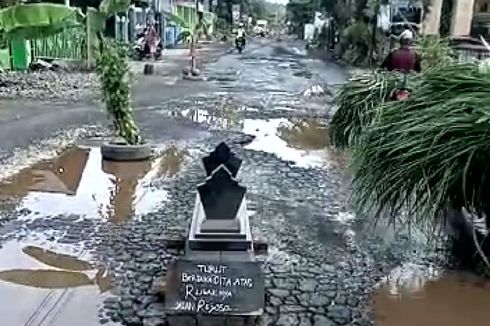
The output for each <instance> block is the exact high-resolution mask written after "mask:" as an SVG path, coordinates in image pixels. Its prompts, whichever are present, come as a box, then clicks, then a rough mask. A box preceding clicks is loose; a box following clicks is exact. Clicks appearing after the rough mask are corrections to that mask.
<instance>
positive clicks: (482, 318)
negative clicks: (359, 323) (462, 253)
mask: <svg viewBox="0 0 490 326" xmlns="http://www.w3.org/2000/svg"><path fill="white" fill-rule="evenodd" d="M400 272H401V271H400V270H398V271H395V274H396V275H397V277H395V278H394V279H392V280H390V281H389V282H388V283H387V284H386V285H383V286H382V287H381V288H379V289H378V290H377V292H376V293H375V295H374V303H373V304H374V311H375V316H376V325H377V326H413V325H417V326H435V325H444V326H463V325H471V326H486V325H489V324H490V322H489V320H490V310H489V309H488V307H489V306H490V282H488V281H486V280H483V279H481V278H478V277H477V276H474V275H470V274H467V273H463V272H445V273H442V274H440V273H438V272H437V271H435V270H430V269H429V270H427V269H422V268H419V269H418V268H417V267H416V266H412V268H408V269H406V270H405V271H404V272H403V273H400Z"/></svg>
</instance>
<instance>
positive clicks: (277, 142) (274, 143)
mask: <svg viewBox="0 0 490 326" xmlns="http://www.w3.org/2000/svg"><path fill="white" fill-rule="evenodd" d="M243 132H245V133H247V134H250V135H254V136H255V139H254V140H253V141H252V142H251V143H250V144H249V145H247V146H246V148H248V149H251V150H257V151H264V152H268V153H273V154H276V155H277V156H278V157H280V158H281V159H283V160H286V161H292V162H294V163H295V164H296V165H298V166H301V167H324V166H326V165H329V163H330V162H329V161H330V159H331V157H330V156H331V155H330V154H329V153H330V152H329V149H328V148H329V146H328V145H329V144H328V129H327V126H326V125H325V124H323V123H322V122H320V121H319V120H315V119H285V118H281V119H270V120H260V119H245V120H244V121H243Z"/></svg>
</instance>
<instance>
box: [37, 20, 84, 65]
mask: <svg viewBox="0 0 490 326" xmlns="http://www.w3.org/2000/svg"><path fill="white" fill-rule="evenodd" d="M32 49H33V57H34V58H49V59H73V60H86V59H87V33H86V30H85V28H83V27H80V28H72V29H67V30H65V31H63V32H61V33H58V34H55V35H52V36H49V37H45V38H41V39H36V40H33V41H32Z"/></svg>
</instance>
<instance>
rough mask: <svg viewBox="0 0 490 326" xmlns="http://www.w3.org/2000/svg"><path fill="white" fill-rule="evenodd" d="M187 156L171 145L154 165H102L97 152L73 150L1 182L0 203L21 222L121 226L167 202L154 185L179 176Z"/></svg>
mask: <svg viewBox="0 0 490 326" xmlns="http://www.w3.org/2000/svg"><path fill="white" fill-rule="evenodd" d="M185 157H186V154H185V153H184V152H183V151H182V150H181V149H179V148H177V147H176V146H169V147H168V148H167V149H166V150H164V151H163V153H162V155H161V156H159V157H158V158H157V159H155V160H154V161H146V162H132V163H118V162H109V161H103V160H102V157H101V154H100V149H99V148H97V147H74V148H71V149H69V150H67V151H65V152H63V153H62V154H60V155H59V156H57V157H55V158H53V159H51V160H47V161H42V162H39V163H37V164H34V165H33V166H31V167H30V168H28V169H25V170H23V171H21V172H20V173H18V174H16V175H13V176H12V177H10V178H8V179H6V180H3V181H2V182H1V183H0V200H2V201H7V202H9V204H10V205H9V206H12V203H13V206H14V207H15V208H16V210H17V211H20V212H23V213H22V214H21V215H23V218H28V219H32V218H36V217H46V216H56V215H60V214H67V215H68V214H69V215H80V216H85V217H88V218H102V219H107V220H109V221H111V222H120V221H124V220H126V219H128V218H130V217H132V216H134V215H140V214H144V213H146V212H149V211H151V210H154V209H155V208H157V207H158V205H160V204H161V203H162V202H163V201H164V200H165V199H166V197H167V192H166V190H164V189H161V188H159V187H155V186H154V182H155V181H156V180H158V179H161V178H165V177H172V176H173V175H175V174H176V173H178V171H179V169H180V166H181V164H182V163H183V161H184V160H185Z"/></svg>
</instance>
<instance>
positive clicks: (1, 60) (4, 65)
mask: <svg viewBox="0 0 490 326" xmlns="http://www.w3.org/2000/svg"><path fill="white" fill-rule="evenodd" d="M10 68H11V67H10V50H9V49H0V70H2V69H3V70H8V69H10Z"/></svg>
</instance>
